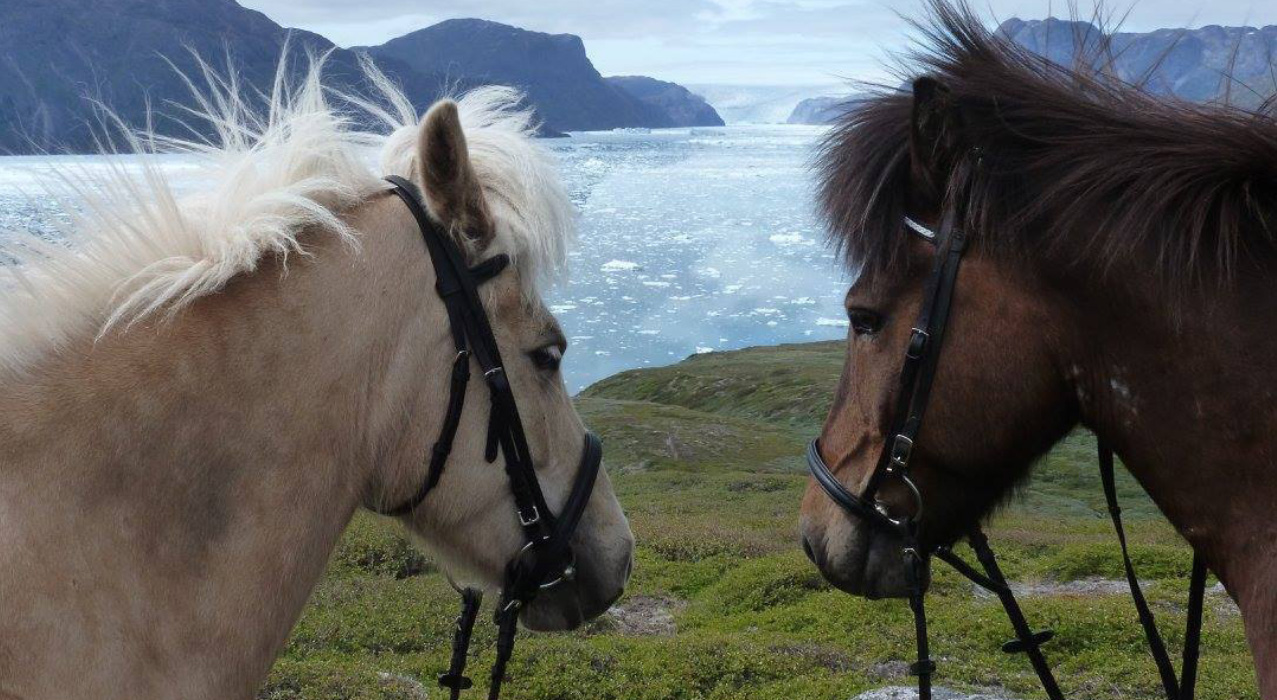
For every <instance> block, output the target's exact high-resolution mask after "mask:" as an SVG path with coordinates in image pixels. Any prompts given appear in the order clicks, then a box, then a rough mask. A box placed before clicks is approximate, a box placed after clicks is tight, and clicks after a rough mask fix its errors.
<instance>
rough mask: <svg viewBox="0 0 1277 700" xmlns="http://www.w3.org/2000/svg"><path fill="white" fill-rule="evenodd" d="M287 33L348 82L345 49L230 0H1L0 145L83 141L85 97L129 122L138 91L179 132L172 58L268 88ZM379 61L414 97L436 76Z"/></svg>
mask: <svg viewBox="0 0 1277 700" xmlns="http://www.w3.org/2000/svg"><path fill="white" fill-rule="evenodd" d="M286 38H290V41H291V46H292V49H293V56H294V59H295V60H294V63H295V65H294V68H295V69H296V70H301V69H302V68H303V67H304V63H305V61H304V59H302V57H304V56H305V55H306V53H307V52H310V53H315V54H319V53H323V52H327V51H331V52H332V53H331V54H330V56H329V60H328V64H327V71H326V73H327V75H328V77H329V79H330V80H331V82H332V84H333V85H334V86H335V87H344V88H347V89H350V88H356V89H357V87H358V78H357V76H358V75H359V72H358V68H357V58H356V56H355V55H354V54H353V53H352V52H350V51H346V50H344V49H339V48H336V47H334V46H333V44H332V42H330V41H328V40H327V39H325V38H323V37H321V36H319V35H318V34H312V33H310V32H304V31H298V30H291V32H290V30H287V29H285V28H283V27H281V26H279V25H278V24H276V23H275V22H273V21H271V20H270V18H268V17H267V16H266V15H263V14H262V13H260V12H256V11H253V10H248V9H245V8H243V7H241V6H240V5H239V4H238V3H236V2H234V0H162V1H159V2H157V1H155V0H94V2H88V3H86V2H75V1H74V0H41V2H39V3H33V2H27V1H26V0H0V66H3V70H0V153H14V152H17V153H27V152H41V151H50V150H52V151H62V150H70V151H84V150H90V149H92V148H93V147H94V140H93V137H94V133H95V131H96V133H98V134H101V133H102V129H101V128H100V126H101V125H100V121H99V116H98V114H97V113H96V112H95V105H94V104H93V102H92V101H91V100H97V101H100V102H101V103H102V104H105V105H109V106H110V107H111V108H112V109H113V110H115V111H116V112H117V113H118V114H119V116H120V117H122V118H123V119H124V121H125V122H126V123H129V124H132V125H142V124H144V123H145V118H146V107H147V104H148V102H149V104H150V105H151V106H152V107H154V108H155V109H156V111H157V112H158V113H159V114H161V115H167V116H168V117H169V118H168V119H166V118H163V116H162V117H161V118H160V119H159V120H158V121H157V126H158V128H159V129H160V130H162V131H166V132H169V133H183V134H185V135H189V132H185V131H184V127H182V126H181V125H180V124H179V123H178V122H177V121H176V120H177V119H181V120H183V121H187V122H189V121H190V118H189V115H186V114H183V112H182V110H181V109H180V108H177V107H175V106H174V104H173V103H177V104H190V102H191V100H190V91H189V89H188V88H187V87H186V85H184V84H183V82H182V80H181V78H180V77H179V76H178V75H177V74H176V72H175V71H174V70H173V68H174V67H176V68H177V69H179V70H181V71H182V72H184V73H186V74H188V75H192V76H198V75H199V67H198V65H197V63H196V61H195V58H194V56H193V53H196V54H199V55H200V56H202V57H204V58H205V59H207V60H208V61H210V62H211V63H212V64H213V65H214V66H215V67H217V68H218V69H219V70H222V69H224V67H225V65H226V64H227V62H228V60H229V62H230V64H231V65H234V66H235V67H236V70H237V72H238V77H239V78H240V80H241V81H242V83H244V84H246V85H247V86H251V88H253V89H256V90H261V91H267V92H268V91H269V89H270V85H271V80H272V79H273V77H274V75H275V71H276V66H277V64H278V61H279V57H280V55H281V52H282V48H283V46H284V42H285V39H286ZM170 62H171V63H170ZM382 68H383V69H384V70H385V71H386V72H387V73H388V74H389V75H390V76H391V77H392V78H394V79H395V80H396V81H398V82H399V83H400V84H402V85H403V87H404V89H405V90H406V91H407V92H408V94H409V95H412V96H413V97H414V99H415V100H416V101H417V103H418V104H419V105H425V104H428V103H429V102H431V101H433V100H434V99H435V97H436V96H437V95H439V94H440V93H441V91H442V89H443V86H444V81H443V79H442V78H441V77H439V76H435V75H431V74H429V73H422V72H418V71H413V70H411V69H409V68H408V67H407V66H405V65H404V64H402V63H399V62H397V61H393V60H391V61H385V62H383V63H382ZM248 92H251V90H248ZM90 98H91V99H90ZM192 126H194V127H196V128H197V129H198V128H200V127H201V126H202V125H200V124H198V123H195V124H192Z"/></svg>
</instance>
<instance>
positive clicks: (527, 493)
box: [373, 176, 603, 700]
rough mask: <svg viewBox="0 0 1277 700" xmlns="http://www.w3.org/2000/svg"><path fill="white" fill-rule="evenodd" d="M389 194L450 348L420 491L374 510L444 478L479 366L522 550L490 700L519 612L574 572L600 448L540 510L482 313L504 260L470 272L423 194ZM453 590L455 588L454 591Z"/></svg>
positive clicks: (453, 689)
mask: <svg viewBox="0 0 1277 700" xmlns="http://www.w3.org/2000/svg"><path fill="white" fill-rule="evenodd" d="M386 179H387V180H388V181H389V182H390V184H391V185H392V186H393V189H392V191H393V192H394V193H395V194H396V195H398V196H399V198H400V199H402V200H403V202H404V204H406V205H407V206H408V210H409V211H411V212H412V216H413V218H414V219H416V221H417V226H418V227H419V228H420V229H421V236H422V239H424V240H425V243H426V249H427V251H428V253H429V256H430V261H431V264H432V265H433V266H434V271H435V291H436V292H437V293H438V294H439V297H440V298H441V299H442V300H443V303H444V307H445V308H446V309H447V312H448V324H449V327H450V329H451V332H452V340H453V344H454V346H455V348H456V352H457V354H456V359H455V360H454V361H453V363H452V383H451V387H450V389H449V393H448V408H447V413H446V414H445V417H444V422H443V427H442V428H441V429H440V431H439V439H438V440H437V441H436V442H435V444H434V448H433V449H432V450H431V453H430V465H429V469H428V471H427V472H426V479H425V481H424V482H422V484H421V487H420V488H419V489H418V490H417V492H416V493H415V494H414V495H413V496H412V497H411V498H409V499H408V500H407V501H404V502H403V503H401V504H399V505H397V506H395V507H393V508H385V509H381V508H374V509H373V510H375V511H376V512H378V513H381V514H382V515H390V516H395V517H401V516H407V515H411V514H412V513H413V512H414V511H415V510H416V509H417V508H418V506H420V505H421V503H422V501H424V500H425V498H426V496H427V495H429V494H430V491H431V490H432V489H434V487H435V486H436V485H438V483H439V479H440V477H442V476H443V470H444V466H445V465H446V464H447V462H448V455H449V454H450V453H451V452H452V443H453V440H454V439H455V438H456V436H457V428H458V426H460V424H461V414H462V411H463V410H464V408H465V400H466V386H467V384H468V383H469V381H470V362H471V360H473V361H474V362H475V363H477V364H478V365H479V369H480V371H481V372H482V373H483V379H484V382H485V383H486V384H487V386H488V394H489V397H490V399H491V410H490V415H489V418H488V438H487V446H486V448H485V452H484V456H485V458H486V459H487V461H488V462H489V463H491V462H494V461H496V459H497V454H498V452H500V454H501V455H502V456H503V457H504V458H505V473H506V478H507V479H508V480H509V482H510V492H511V493H512V494H513V495H514V505H515V509H516V511H517V515H518V518H519V525H520V526H521V527H522V528H523V536H524V540H525V541H526V544H525V545H524V546H523V548H522V549H521V550H519V552H518V554H516V555H515V556H514V558H513V559H511V560H510V562H509V563H508V564H507V565H506V570H505V580H504V582H503V584H502V586H501V599H500V602H499V603H498V605H497V610H496V614H495V622H496V624H497V626H498V630H499V632H498V636H497V657H496V661H495V662H494V663H493V666H492V676H491V682H490V685H489V690H488V698H489V700H497V698H498V696H499V695H500V693H501V682H502V680H503V679H504V677H505V667H506V664H507V663H508V662H509V660H510V656H511V655H512V654H513V653H514V637H515V633H516V631H517V629H518V620H519V610H520V609H521V608H523V607H524V606H526V605H527V604H528V603H530V602H532V600H533V599H534V598H535V597H536V596H537V595H538V594H539V593H540V592H541V591H544V590H546V589H549V588H552V587H554V586H557V585H559V584H560V583H563V582H564V581H569V580H571V579H572V578H573V577H574V575H575V573H576V568H575V559H574V558H573V555H572V548H571V545H570V543H569V542H570V540H571V538H572V534H573V532H575V531H576V527H577V525H578V524H579V523H580V522H581V516H582V514H583V513H584V512H585V507H586V504H587V503H589V500H590V494H591V493H592V492H593V490H594V482H595V479H596V478H597V476H598V473H599V464H600V462H601V461H602V459H603V446H602V443H600V442H599V439H598V437H596V436H595V435H594V434H593V433H588V432H587V433H586V434H585V444H584V446H583V447H582V451H581V461H580V464H579V466H578V467H577V474H576V479H575V481H574V482H573V484H572V491H571V493H570V494H569V495H568V498H567V500H566V501H565V502H564V504H563V507H562V508H561V509H560V511H559V513H558V514H557V515H556V514H555V513H553V512H552V511H551V510H550V507H549V506H548V505H547V504H546V501H545V495H544V494H543V493H542V492H541V484H540V481H539V480H538V479H537V475H536V469H535V467H534V465H533V462H532V452H531V451H530V450H529V449H528V440H527V436H526V435H525V434H524V432H523V423H522V422H521V421H520V420H519V409H518V406H517V405H516V403H515V400H514V392H513V391H512V390H511V388H510V381H509V379H508V378H507V377H506V373H505V368H504V367H505V366H504V365H503V364H502V362H501V353H500V351H499V350H498V348H497V340H496V336H495V335H493V332H492V326H491V324H490V323H489V322H488V314H487V312H486V311H485V310H484V307H483V303H482V301H481V300H480V298H479V285H480V284H482V283H484V282H486V281H488V280H490V279H492V278H493V277H496V276H497V275H499V274H501V272H502V271H503V270H504V269H505V268H506V267H507V266H508V265H509V264H510V259H509V257H507V256H505V255H496V256H493V257H492V258H489V259H488V260H485V261H483V262H482V263H480V264H479V265H477V266H475V267H469V266H467V265H466V261H465V256H464V255H463V254H462V252H461V250H460V248H458V246H457V244H456V243H455V242H454V241H453V240H452V238H451V237H450V236H449V235H448V234H447V232H446V231H444V230H443V229H442V228H441V227H440V226H439V225H438V224H437V223H435V221H434V220H433V219H431V218H430V216H429V215H428V214H427V213H426V207H425V205H424V204H423V203H422V200H421V192H420V190H419V189H418V188H417V186H416V185H414V184H413V183H411V182H409V181H408V180H405V179H403V178H401V177H395V176H391V177H388V178H386ZM454 587H455V586H454ZM458 592H460V593H461V599H462V607H461V614H460V616H458V618H457V627H456V633H455V635H454V637H453V644H452V661H451V663H450V665H449V668H448V672H447V673H444V674H442V675H440V676H439V685H440V686H441V687H444V688H448V689H449V691H450V693H451V697H452V700H457V698H458V697H460V695H461V691H463V690H465V689H467V688H470V687H471V686H472V685H473V682H472V681H471V680H470V679H469V678H467V677H466V676H465V675H464V673H465V666H466V656H467V652H468V650H469V647H470V637H471V633H472V632H473V630H474V623H475V619H476V618H477V617H478V613H479V606H480V604H481V603H482V599H483V596H482V593H480V592H479V591H478V590H475V589H470V588H467V589H460V588H458Z"/></svg>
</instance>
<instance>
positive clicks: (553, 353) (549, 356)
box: [528, 345, 563, 372]
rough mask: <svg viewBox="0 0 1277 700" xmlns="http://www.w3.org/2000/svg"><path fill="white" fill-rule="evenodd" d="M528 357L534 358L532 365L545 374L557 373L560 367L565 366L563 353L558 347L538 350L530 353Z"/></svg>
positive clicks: (552, 346)
mask: <svg viewBox="0 0 1277 700" xmlns="http://www.w3.org/2000/svg"><path fill="white" fill-rule="evenodd" d="M528 357H530V358H532V364H534V365H536V368H537V369H539V370H542V371H545V372H557V371H559V365H561V364H563V351H562V350H560V349H559V346H557V345H547V346H545V347H543V348H537V349H536V350H533V351H532V352H529V353H528Z"/></svg>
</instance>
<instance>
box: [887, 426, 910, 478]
mask: <svg viewBox="0 0 1277 700" xmlns="http://www.w3.org/2000/svg"><path fill="white" fill-rule="evenodd" d="M911 456H913V440H910V439H909V438H907V437H905V436H904V435H897V436H896V439H895V440H893V441H892V443H891V464H892V466H894V467H896V468H897V470H898V471H902V472H903V471H904V470H905V469H908V468H909V458H910V457H911Z"/></svg>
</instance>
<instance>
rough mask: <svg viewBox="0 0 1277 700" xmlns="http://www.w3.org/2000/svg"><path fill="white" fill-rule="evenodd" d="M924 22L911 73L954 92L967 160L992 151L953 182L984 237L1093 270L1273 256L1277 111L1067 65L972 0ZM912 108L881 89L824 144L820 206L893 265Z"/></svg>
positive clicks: (841, 240) (945, 1)
mask: <svg viewBox="0 0 1277 700" xmlns="http://www.w3.org/2000/svg"><path fill="white" fill-rule="evenodd" d="M917 26H918V28H919V29H920V30H921V31H922V33H923V48H922V49H921V50H920V51H918V52H917V53H915V54H914V55H913V56H912V57H911V59H910V60H911V63H910V65H911V66H912V67H911V69H910V71H909V72H912V73H915V75H930V76H933V77H935V78H937V79H938V80H939V81H940V82H941V83H943V84H944V85H945V86H947V87H948V88H949V90H950V91H951V92H952V95H953V103H954V104H955V105H956V110H957V112H958V114H959V116H960V121H961V124H962V126H961V130H960V131H961V136H960V140H961V141H962V142H963V144H962V149H963V150H962V153H959V154H956V157H958V158H967V159H970V158H972V156H971V153H972V151H973V150H975V149H977V148H978V149H979V152H980V153H981V154H982V156H983V163H982V166H981V167H980V168H979V169H978V171H976V174H975V175H974V176H972V177H971V179H970V181H969V182H966V183H953V182H950V183H949V187H950V191H953V190H954V189H955V188H957V187H960V188H961V189H962V190H963V192H964V195H963V204H962V207H963V216H964V217H965V220H966V221H965V226H966V228H967V230H968V233H969V235H970V236H971V238H972V239H973V240H974V242H975V244H976V245H978V246H980V247H982V248H984V249H986V250H990V251H999V252H1005V253H1013V254H1014V253H1019V254H1023V253H1032V254H1034V255H1047V256H1051V258H1052V259H1055V260H1059V261H1061V262H1066V263H1069V264H1081V265H1085V266H1087V267H1090V268H1091V269H1094V270H1104V269H1108V268H1109V267H1111V266H1112V265H1113V263H1115V262H1118V261H1121V260H1133V261H1134V262H1135V263H1136V264H1138V265H1139V266H1140V267H1141V269H1146V270H1148V271H1149V272H1150V273H1155V274H1157V275H1158V276H1159V277H1161V278H1162V279H1163V280H1166V281H1170V282H1194V281H1203V280H1207V279H1217V280H1218V279H1227V278H1228V276H1229V275H1230V274H1231V273H1232V272H1233V271H1234V270H1235V269H1236V267H1237V266H1238V265H1239V264H1244V263H1247V262H1254V263H1266V262H1268V261H1270V260H1272V259H1273V258H1275V257H1277V246H1275V245H1274V243H1275V241H1274V232H1275V231H1274V225H1277V120H1274V118H1273V117H1272V115H1271V114H1269V113H1267V112H1266V111H1265V110H1264V109H1262V108H1261V109H1260V110H1246V109H1241V108H1238V107H1233V106H1228V105H1223V104H1195V103H1190V102H1186V101H1183V100H1179V99H1176V98H1166V97H1159V96H1154V95H1152V94H1150V93H1149V92H1147V91H1145V90H1144V89H1143V88H1141V87H1139V86H1136V85H1132V84H1129V83H1126V82H1122V81H1121V80H1119V79H1117V78H1115V77H1113V76H1112V75H1110V74H1108V73H1106V72H1104V71H1102V70H1097V69H1093V68H1088V67H1086V66H1087V65H1094V63H1095V62H1094V61H1081V60H1080V61H1078V62H1077V64H1076V67H1062V66H1059V65H1057V64H1055V63H1051V62H1049V61H1047V60H1046V59H1044V58H1041V57H1039V56H1037V55H1036V54H1032V53H1030V52H1029V51H1028V50H1027V49H1024V48H1022V47H1020V46H1019V45H1018V44H1015V43H1013V42H1012V41H1011V40H1010V39H1007V38H1005V37H1003V36H1001V35H997V34H994V33H993V32H991V31H989V30H988V29H986V28H985V26H984V25H983V24H982V23H981V21H980V20H979V18H978V17H976V15H975V14H974V13H973V12H972V11H971V10H970V8H969V7H968V6H967V4H966V2H965V0H930V12H929V16H928V19H927V20H925V21H923V22H920V23H918V25H917ZM910 77H913V76H910ZM911 108H912V96H911V95H909V94H908V93H907V92H901V91H886V92H881V93H879V94H878V95H877V96H876V97H874V98H872V99H870V100H868V101H867V102H864V103H862V106H860V107H859V108H857V109H855V110H854V111H852V112H850V113H849V114H848V115H847V116H846V117H844V118H843V120H842V121H841V122H840V123H839V124H838V125H837V126H836V127H835V129H834V130H833V131H832V132H831V133H830V135H829V136H828V137H827V138H826V140H825V142H824V144H823V149H822V153H821V158H820V162H819V165H820V168H821V171H822V173H821V174H822V175H823V179H822V182H823V184H822V186H821V188H820V193H819V197H820V203H821V206H822V209H823V212H824V216H825V219H826V221H827V223H828V226H829V230H830V235H831V237H832V239H833V241H834V242H835V244H836V245H837V246H838V247H839V249H840V250H841V251H843V253H844V254H845V255H846V257H847V259H848V262H849V263H850V264H852V265H853V266H859V265H866V266H868V267H870V268H885V267H889V266H891V265H892V264H893V262H895V261H897V260H898V259H899V257H900V253H901V251H902V249H903V244H904V242H905V240H906V236H905V235H904V233H903V227H902V217H903V216H904V215H905V213H906V205H907V202H906V198H907V194H908V192H907V190H908V187H909V182H910V173H909V167H910V157H909V144H908V141H909V132H910V119H911ZM1135 256H1139V257H1135Z"/></svg>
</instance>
